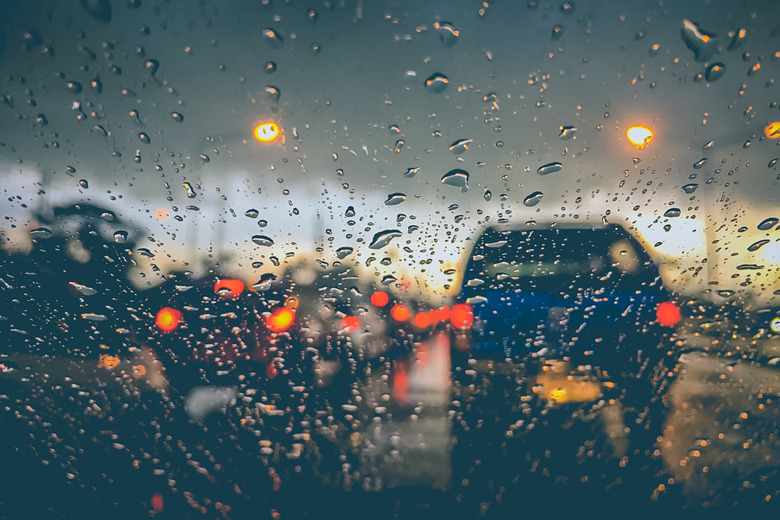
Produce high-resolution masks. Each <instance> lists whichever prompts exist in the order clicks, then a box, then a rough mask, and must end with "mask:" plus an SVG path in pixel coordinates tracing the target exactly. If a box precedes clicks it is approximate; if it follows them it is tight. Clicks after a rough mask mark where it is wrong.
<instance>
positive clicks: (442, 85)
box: [425, 72, 450, 94]
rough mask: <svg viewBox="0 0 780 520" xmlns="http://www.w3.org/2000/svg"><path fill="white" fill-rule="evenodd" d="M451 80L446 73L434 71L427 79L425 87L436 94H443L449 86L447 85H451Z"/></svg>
mask: <svg viewBox="0 0 780 520" xmlns="http://www.w3.org/2000/svg"><path fill="white" fill-rule="evenodd" d="M449 83H450V80H449V78H447V76H445V75H444V74H440V73H438V72H436V73H434V74H433V75H431V77H429V78H428V79H426V80H425V88H426V89H427V90H428V92H432V93H434V94H441V93H442V92H444V91H445V90H446V88H447V85H449Z"/></svg>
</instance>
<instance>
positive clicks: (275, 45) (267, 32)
mask: <svg viewBox="0 0 780 520" xmlns="http://www.w3.org/2000/svg"><path fill="white" fill-rule="evenodd" d="M263 39H264V40H265V41H266V43H268V45H269V46H270V47H271V48H272V49H281V48H282V46H284V39H282V36H281V35H280V34H279V33H278V32H277V31H275V30H274V29H270V28H269V29H263Z"/></svg>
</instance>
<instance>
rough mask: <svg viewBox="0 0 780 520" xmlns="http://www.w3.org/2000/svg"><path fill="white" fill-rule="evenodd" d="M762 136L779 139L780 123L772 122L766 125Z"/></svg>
mask: <svg viewBox="0 0 780 520" xmlns="http://www.w3.org/2000/svg"><path fill="white" fill-rule="evenodd" d="M764 135H765V136H767V137H768V138H770V139H780V121H773V122H771V123H769V124H768V125H766V126H765V127H764Z"/></svg>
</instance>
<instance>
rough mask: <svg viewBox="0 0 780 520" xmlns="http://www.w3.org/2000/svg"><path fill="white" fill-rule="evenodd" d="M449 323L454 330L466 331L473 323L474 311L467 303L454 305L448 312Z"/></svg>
mask: <svg viewBox="0 0 780 520" xmlns="http://www.w3.org/2000/svg"><path fill="white" fill-rule="evenodd" d="M450 323H452V326H453V327H455V328H456V329H467V328H469V327H471V325H472V324H473V323H474V310H473V309H472V308H471V305H469V304H468V303H456V304H455V305H453V306H452V309H451V310H450Z"/></svg>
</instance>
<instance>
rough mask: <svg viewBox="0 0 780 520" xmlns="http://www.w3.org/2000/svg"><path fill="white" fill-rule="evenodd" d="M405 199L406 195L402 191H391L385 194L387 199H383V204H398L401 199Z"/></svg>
mask: <svg viewBox="0 0 780 520" xmlns="http://www.w3.org/2000/svg"><path fill="white" fill-rule="evenodd" d="M405 200H406V195H405V194H403V193H391V194H390V195H388V196H387V199H385V204H387V205H388V206H395V205H396V204H400V203H402V202H403V201H405Z"/></svg>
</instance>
